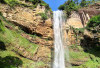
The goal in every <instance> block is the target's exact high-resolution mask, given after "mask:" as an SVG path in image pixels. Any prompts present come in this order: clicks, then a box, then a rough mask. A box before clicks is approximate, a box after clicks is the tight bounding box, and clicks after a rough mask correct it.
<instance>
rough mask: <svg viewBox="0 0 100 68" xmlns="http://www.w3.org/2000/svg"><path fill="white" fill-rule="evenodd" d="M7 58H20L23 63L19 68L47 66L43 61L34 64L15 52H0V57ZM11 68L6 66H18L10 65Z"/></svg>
mask: <svg viewBox="0 0 100 68" xmlns="http://www.w3.org/2000/svg"><path fill="white" fill-rule="evenodd" d="M6 56H13V57H17V58H19V59H20V60H21V61H22V65H20V66H19V67H22V68H27V67H28V68H36V67H41V66H45V64H44V63H43V62H42V61H40V62H34V61H32V60H28V59H26V58H23V57H20V56H19V55H17V54H16V53H14V52H13V51H9V50H8V51H0V57H2V58H4V57H6ZM7 64H9V63H7ZM9 66H10V67H9ZM9 66H6V68H16V66H13V65H9ZM11 66H13V67H11ZM0 67H1V65H0Z"/></svg>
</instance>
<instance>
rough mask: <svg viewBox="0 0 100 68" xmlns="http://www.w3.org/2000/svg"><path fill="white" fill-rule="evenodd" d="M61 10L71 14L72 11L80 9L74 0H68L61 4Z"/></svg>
mask: <svg viewBox="0 0 100 68" xmlns="http://www.w3.org/2000/svg"><path fill="white" fill-rule="evenodd" d="M58 9H59V10H65V11H66V13H67V15H68V16H69V15H70V14H71V11H76V10H77V9H78V6H77V5H76V4H75V2H74V1H73V0H68V1H67V2H65V3H64V4H63V5H61V6H60V7H59V8H58Z"/></svg>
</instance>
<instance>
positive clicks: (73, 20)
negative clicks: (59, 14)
mask: <svg viewBox="0 0 100 68" xmlns="http://www.w3.org/2000/svg"><path fill="white" fill-rule="evenodd" d="M96 15H100V3H95V4H93V5H90V6H88V7H84V8H81V9H79V10H78V11H73V12H72V13H71V15H70V17H69V18H68V19H67V22H66V29H65V31H66V32H65V37H66V42H67V44H66V45H67V46H68V47H69V54H70V63H71V64H72V67H73V68H74V67H75V68H85V67H86V68H88V67H90V68H95V67H96V68H99V63H98V62H96V61H94V59H96V58H97V57H98V58H100V56H97V54H99V50H98V49H99V45H98V48H96V46H97V43H98V42H99V41H100V40H99V39H98V38H99V34H100V33H97V35H98V36H95V34H94V33H92V32H91V31H88V30H87V29H86V26H87V23H88V22H89V20H90V19H91V18H92V17H94V16H96ZM98 22H99V23H100V21H98ZM98 27H100V26H99V25H98ZM94 39H95V40H94ZM94 43H95V44H94ZM93 56H94V58H93ZM92 62H93V63H94V64H97V66H96V65H94V66H93V65H92Z"/></svg>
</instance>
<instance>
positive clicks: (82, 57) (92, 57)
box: [69, 46, 100, 68]
mask: <svg viewBox="0 0 100 68" xmlns="http://www.w3.org/2000/svg"><path fill="white" fill-rule="evenodd" d="M74 48H75V49H76V48H77V50H78V51H73V50H70V53H69V54H70V60H71V62H72V61H76V63H77V61H85V62H84V63H83V64H82V65H80V66H72V68H99V67H100V54H99V53H100V50H99V51H98V50H97V49H95V48H94V49H91V50H89V51H88V52H84V49H83V48H82V47H81V46H75V47H72V46H71V47H70V49H74ZM86 59H87V60H86Z"/></svg>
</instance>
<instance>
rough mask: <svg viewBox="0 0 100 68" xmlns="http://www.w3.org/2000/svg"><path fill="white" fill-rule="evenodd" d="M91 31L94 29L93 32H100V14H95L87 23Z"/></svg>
mask: <svg viewBox="0 0 100 68" xmlns="http://www.w3.org/2000/svg"><path fill="white" fill-rule="evenodd" d="M86 28H87V29H88V30H89V31H92V32H93V33H97V32H99V33H100V30H99V28H100V15H97V16H94V17H93V18H91V19H90V21H89V22H88V24H87V27H86Z"/></svg>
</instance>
